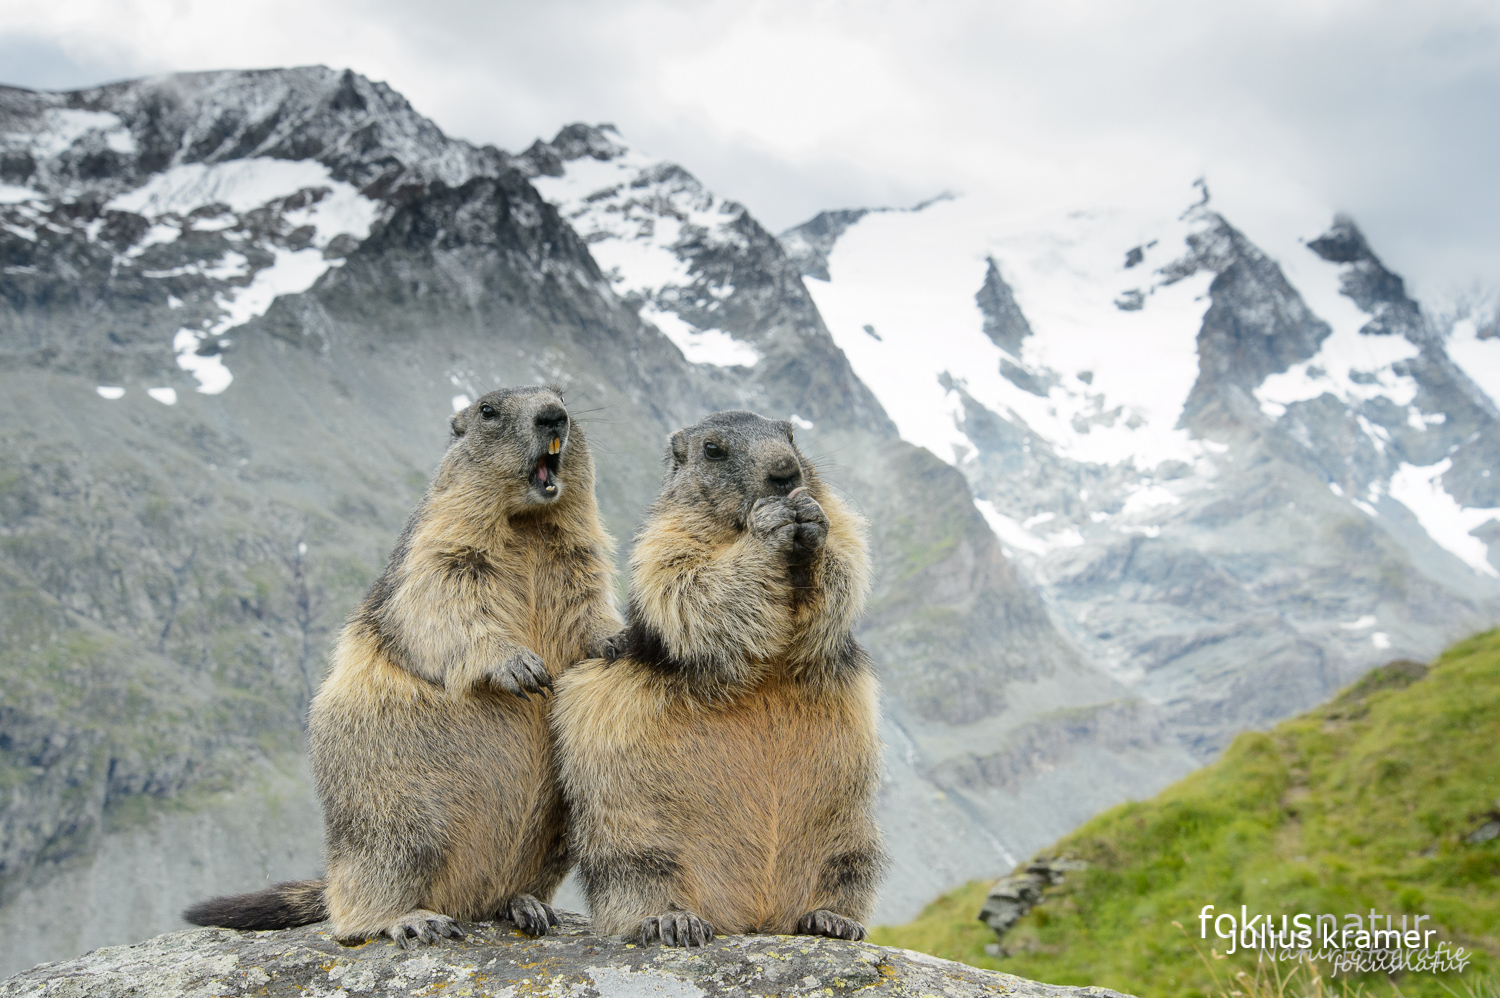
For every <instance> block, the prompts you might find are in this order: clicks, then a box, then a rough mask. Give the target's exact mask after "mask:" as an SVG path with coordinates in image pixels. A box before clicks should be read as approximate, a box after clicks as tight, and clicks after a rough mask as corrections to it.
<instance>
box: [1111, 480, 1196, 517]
mask: <svg viewBox="0 0 1500 998" xmlns="http://www.w3.org/2000/svg"><path fill="white" fill-rule="evenodd" d="M1181 502H1182V500H1181V499H1180V498H1179V497H1178V496H1177V495H1176V494H1175V493H1173V492H1172V490H1171V489H1169V488H1167V487H1166V486H1165V485H1147V486H1144V487H1142V488H1139V489H1137V490H1136V491H1134V492H1132V493H1131V494H1130V495H1129V496H1127V497H1126V499H1125V505H1124V506H1122V507H1121V508H1120V512H1121V513H1123V514H1125V515H1127V516H1130V515H1136V514H1140V513H1145V512H1148V511H1149V510H1153V509H1156V508H1157V507H1159V506H1176V505H1178V504H1179V503H1181Z"/></svg>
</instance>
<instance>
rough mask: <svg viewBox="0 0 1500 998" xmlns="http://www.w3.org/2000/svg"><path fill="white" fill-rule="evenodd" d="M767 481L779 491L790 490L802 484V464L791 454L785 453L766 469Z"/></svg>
mask: <svg viewBox="0 0 1500 998" xmlns="http://www.w3.org/2000/svg"><path fill="white" fill-rule="evenodd" d="M766 481H767V482H769V483H770V485H771V487H772V488H773V489H775V490H776V491H778V492H790V491H792V489H795V488H796V487H797V486H799V485H801V484H802V466H801V465H800V464H798V463H797V459H796V458H794V457H792V456H791V455H790V454H786V455H783V456H782V457H781V458H779V459H778V460H776V461H774V462H772V464H771V466H770V467H769V468H767V469H766Z"/></svg>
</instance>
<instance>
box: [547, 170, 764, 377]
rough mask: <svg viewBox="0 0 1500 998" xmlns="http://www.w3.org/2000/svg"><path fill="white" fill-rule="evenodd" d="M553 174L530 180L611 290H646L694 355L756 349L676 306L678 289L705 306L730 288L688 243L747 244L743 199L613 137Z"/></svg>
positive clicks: (732, 355)
mask: <svg viewBox="0 0 1500 998" xmlns="http://www.w3.org/2000/svg"><path fill="white" fill-rule="evenodd" d="M563 168H564V172H563V175H562V176H560V177H548V176H539V177H536V178H534V179H533V180H532V185H533V186H534V187H536V189H537V191H538V192H539V193H540V194H541V195H542V197H544V198H546V199H547V200H548V201H549V202H551V203H552V204H553V205H555V206H556V207H557V209H558V212H559V213H560V214H561V215H562V216H563V217H564V218H566V219H567V220H568V222H569V223H570V224H571V225H572V226H573V228H574V230H575V231H577V232H578V234H579V235H580V236H582V237H583V239H584V241H585V242H587V243H588V244H589V251H590V252H591V253H592V254H593V257H594V260H595V262H596V263H598V265H599V269H600V270H601V271H602V272H603V273H604V274H605V275H606V277H607V278H608V279H609V282H610V285H611V286H612V287H613V288H614V290H615V292H616V294H619V295H621V296H623V297H636V298H640V299H643V300H644V302H645V304H644V305H643V307H642V309H641V317H642V318H643V319H646V320H647V321H649V322H652V323H654V324H655V325H656V327H657V328H658V329H660V330H661V331H662V332H663V333H665V334H666V336H667V338H668V339H670V340H671V341H672V342H673V343H675V344H676V345H677V348H678V349H679V350H681V351H682V353H683V356H684V357H686V358H687V359H688V360H690V361H692V362H693V363H695V364H714V365H717V366H720V367H735V366H744V367H750V366H753V365H755V364H757V363H759V361H760V359H761V355H760V352H759V351H758V350H756V349H755V347H754V346H752V345H751V344H748V343H745V342H744V341H742V340H737V339H735V337H734V336H733V335H732V334H730V333H728V332H726V331H724V330H722V329H714V328H711V329H699V328H698V327H697V326H695V325H693V324H692V323H689V322H688V321H687V320H685V319H683V318H682V317H681V315H680V314H679V309H678V308H676V307H675V306H676V305H677V303H678V302H679V301H681V300H683V298H684V296H685V295H691V296H693V304H694V306H695V307H696V308H707V309H709V310H710V311H711V310H712V309H714V308H716V307H717V305H718V302H720V301H723V300H724V299H725V298H728V297H729V296H730V295H732V294H733V293H734V286H733V284H730V283H727V282H726V283H724V284H719V285H713V284H708V285H702V284H699V283H698V282H697V281H696V280H695V276H694V274H693V271H692V259H691V255H690V247H691V248H694V249H696V248H700V247H702V246H704V245H707V246H715V245H719V246H724V245H733V246H741V247H742V246H745V245H746V240H745V238H744V237H743V236H742V235H740V234H739V233H738V232H737V231H736V230H735V229H734V227H733V223H734V222H736V221H737V220H739V218H740V217H741V216H742V215H743V209H742V208H740V207H739V206H738V205H735V204H734V203H733V202H728V201H724V200H722V199H721V198H718V197H716V196H715V195H714V194H713V193H712V192H710V191H708V190H706V189H705V188H704V187H703V185H702V184H700V183H699V182H698V181H697V180H695V179H694V178H693V177H692V176H691V175H690V174H688V173H686V172H685V171H683V170H681V169H679V168H677V167H675V166H673V165H672V164H669V163H661V162H659V161H657V160H654V159H652V158H651V157H650V156H647V155H645V154H644V153H642V152H640V151H638V150H635V149H631V148H629V147H627V146H625V145H624V144H623V143H618V142H617V143H616V144H615V145H614V147H613V150H612V154H611V155H610V157H609V158H608V159H594V158H593V157H592V156H584V157H582V158H580V159H576V160H572V161H570V162H568V163H565V164H563Z"/></svg>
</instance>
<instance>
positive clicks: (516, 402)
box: [449, 385, 588, 506]
mask: <svg viewBox="0 0 1500 998" xmlns="http://www.w3.org/2000/svg"><path fill="white" fill-rule="evenodd" d="M450 425H451V426H452V428H453V442H452V443H451V444H449V448H450V450H451V449H453V448H458V449H461V451H462V456H463V457H465V458H467V460H469V461H470V462H472V463H474V464H478V465H482V466H485V467H486V468H489V469H492V470H493V471H494V472H495V477H494V479H493V480H494V481H495V482H505V481H507V480H509V481H511V482H513V483H514V485H515V488H514V489H513V490H512V489H506V490H505V495H506V497H507V498H509V499H512V500H513V501H515V502H516V503H517V504H518V505H532V506H544V505H549V504H551V503H555V502H557V501H558V500H559V499H561V498H562V496H563V495H564V493H565V492H567V490H568V488H569V486H570V485H576V484H579V483H578V481H577V480H578V479H579V478H580V476H579V474H578V470H579V469H578V463H579V462H580V461H587V460H588V458H587V455H586V453H580V454H577V455H576V456H575V452H578V451H582V449H583V437H582V434H581V433H579V432H577V431H575V430H574V427H573V423H572V420H571V419H570V418H569V417H568V410H567V409H566V408H564V406H563V400H562V390H561V389H559V388H558V387H557V386H556V385H546V386H527V387H523V388H502V389H500V390H499V391H493V392H490V393H489V394H488V395H482V396H480V398H479V400H478V401H476V402H475V403H474V404H473V405H471V406H469V407H468V408H467V409H465V410H464V411H462V412H459V413H455V414H454V416H453V419H452V420H451V422H450ZM570 444H571V446H570Z"/></svg>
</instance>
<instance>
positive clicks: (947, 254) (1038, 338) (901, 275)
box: [808, 183, 1212, 468]
mask: <svg viewBox="0 0 1500 998" xmlns="http://www.w3.org/2000/svg"><path fill="white" fill-rule="evenodd" d="M1137 194H1138V195H1139V197H1136V196H1135V195H1137ZM1195 197H1196V195H1195V192H1193V190H1192V188H1191V186H1190V185H1189V184H1187V183H1183V184H1180V185H1175V184H1174V185H1164V186H1163V187H1162V188H1160V189H1158V190H1155V191H1135V192H1132V203H1131V206H1130V207H1128V208H1123V207H1119V206H1117V205H1116V204H1114V203H1112V202H1106V203H1104V204H1102V205H1099V206H1091V207H1088V208H1087V209H1086V210H1050V211H1043V212H1035V211H1028V210H1017V209H1015V208H1014V207H1013V203H1010V202H1006V201H1005V200H1003V199H993V200H991V199H986V198H985V197H982V196H968V197H961V198H955V199H952V200H948V201H942V202H938V203H936V204H932V205H929V206H927V207H925V208H924V209H923V210H922V211H921V212H872V213H870V214H868V215H866V216H865V217H864V218H862V219H861V220H860V221H859V222H857V223H856V224H854V225H853V226H851V227H850V228H849V230H848V231H847V232H845V233H844V235H843V236H841V237H840V239H839V241H838V242H837V243H835V244H834V247H833V250H832V252H831V253H830V254H829V260H828V269H829V276H830V278H831V279H830V280H829V281H828V282H822V281H814V282H809V285H808V287H809V290H810V291H811V293H812V295H813V297H814V299H815V300H816V302H817V305H818V309H819V311H820V312H821V313H822V315H823V318H824V320H825V321H826V322H827V324H828V328H829V330H830V332H832V334H833V337H834V339H835V341H836V342H837V343H838V345H839V347H840V348H841V349H842V350H843V351H844V353H845V355H846V356H848V358H849V361H850V363H851V364H852V365H853V367H854V370H855V373H856V374H858V376H859V377H860V380H862V381H864V383H865V384H867V385H869V386H870V388H871V389H872V390H873V391H874V392H875V394H876V396H877V397H878V398H879V400H880V402H881V405H882V406H884V408H885V410H886V412H888V413H889V414H890V416H891V418H892V419H893V420H894V421H895V423H896V425H897V427H898V428H899V430H900V432H901V435H902V437H904V438H905V439H907V440H908V441H910V442H912V443H914V444H917V445H919V446H922V447H926V448H927V449H928V450H930V451H932V452H933V453H934V454H937V455H938V456H939V457H942V458H944V459H945V460H949V461H956V460H957V456H956V455H958V454H966V453H968V452H969V451H970V450H971V449H973V445H972V442H971V441H969V440H968V439H967V437H966V436H965V434H964V432H963V430H962V428H961V419H962V399H961V396H960V394H959V392H958V390H957V389H960V388H961V389H962V390H963V391H964V392H966V393H967V394H968V395H969V396H970V397H971V398H973V399H974V400H975V401H976V402H978V403H979V404H981V405H983V406H985V407H986V408H988V409H990V410H991V411H993V412H995V413H996V414H998V415H999V416H1001V417H1002V418H1004V419H1007V420H1008V421H1010V422H1012V423H1019V424H1024V425H1025V426H1027V427H1028V428H1029V429H1030V430H1032V431H1033V432H1034V433H1036V434H1038V435H1039V436H1041V437H1043V438H1044V439H1045V440H1047V442H1048V443H1049V444H1050V445H1051V446H1052V448H1053V449H1054V450H1055V451H1057V452H1058V453H1059V454H1061V455H1062V456H1064V457H1067V458H1071V459H1073V460H1078V461H1084V462H1090V463H1097V464H1118V463H1124V462H1129V463H1133V464H1134V465H1135V466H1136V467H1140V468H1149V467H1155V466H1156V465H1157V464H1159V463H1161V462H1162V461H1165V460H1168V459H1177V460H1184V461H1189V462H1191V461H1193V460H1195V459H1196V458H1197V457H1198V456H1199V455H1201V454H1202V452H1203V449H1204V448H1203V445H1202V444H1201V443H1200V442H1198V441H1194V440H1191V439H1189V436H1188V433H1187V431H1186V430H1183V429H1178V428H1177V421H1178V418H1179V416H1180V415H1181V412H1182V407H1183V404H1184V402H1185V401H1186V399H1187V395H1188V392H1189V391H1190V390H1191V389H1192V386H1193V384H1194V382H1195V381H1196V380H1197V377H1198V353H1197V336H1198V331H1199V329H1200V327H1201V326H1202V320H1203V314H1204V312H1205V311H1206V310H1207V308H1208V304H1209V302H1208V297H1207V291H1208V285H1209V283H1210V282H1211V280H1212V274H1209V273H1206V272H1205V273H1200V274H1196V275H1194V276H1192V277H1189V278H1187V279H1184V280H1179V281H1176V282H1175V283H1172V284H1166V283H1163V278H1162V277H1161V275H1160V274H1159V272H1158V271H1159V268H1160V267H1162V266H1163V265H1165V264H1167V263H1169V262H1171V261H1172V260H1174V259H1175V258H1177V257H1179V256H1181V255H1182V254H1183V253H1184V252H1186V251H1187V250H1188V246H1187V238H1188V236H1189V235H1191V234H1192V233H1193V232H1194V231H1196V230H1197V228H1199V227H1200V226H1201V225H1202V224H1204V223H1203V220H1202V218H1201V217H1198V216H1192V217H1183V215H1184V213H1183V209H1184V207H1186V206H1187V205H1188V204H1190V203H1191V202H1192V200H1194V199H1195ZM1135 249H1139V250H1141V256H1140V260H1141V262H1139V263H1137V264H1135V265H1134V266H1132V267H1127V266H1126V260H1127V253H1129V252H1130V251H1131V250H1135ZM990 259H993V260H995V262H996V263H997V265H998V268H999V271H1000V274H1001V277H1002V278H1003V279H1004V280H1005V282H1006V283H1007V284H1008V285H1009V286H1010V288H1011V290H1012V293H1013V295H1014V297H1015V300H1016V303H1017V305H1018V306H1019V307H1020V309H1021V312H1022V313H1023V314H1024V315H1025V317H1026V319H1027V321H1028V323H1029V325H1030V327H1031V330H1032V334H1033V335H1031V336H1029V337H1027V338H1026V339H1024V340H1023V341H1022V343H1021V346H1020V352H1021V356H1013V355H1011V354H1009V353H1007V352H1006V351H1005V350H1002V349H1001V348H1000V347H999V346H997V345H996V344H995V343H994V342H993V341H992V340H990V338H989V337H988V336H986V335H985V333H984V328H983V326H984V323H983V316H982V314H981V312H980V310H979V307H978V305H977V303H976V301H975V294H976V292H978V291H979V289H980V287H981V286H982V285H983V283H984V279H985V274H986V270H987V267H988V261H989V260H990ZM1121 302H1125V303H1126V306H1129V307H1126V306H1122V305H1121V304H1120V303H1121ZM870 326H873V327H874V328H876V329H878V330H880V339H876V338H874V337H872V336H870V335H868V334H867V333H866V332H865V329H866V327H870ZM1002 363H1004V364H1007V365H1013V366H1014V367H1017V368H1020V369H1021V371H1022V372H1023V373H1025V374H1029V375H1031V376H1032V377H1033V384H1032V387H1034V388H1037V389H1038V390H1040V391H1042V392H1043V394H1041V395H1038V394H1036V393H1035V392H1033V391H1028V390H1026V389H1025V388H1022V387H1021V386H1020V385H1018V384H1016V383H1015V382H1014V381H1013V380H1011V379H1009V378H1007V377H1005V376H1004V375H1002V373H1001V367H1002ZM1080 375H1081V376H1080ZM1018 380H1020V379H1018ZM945 383H946V387H945Z"/></svg>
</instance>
